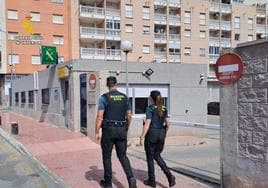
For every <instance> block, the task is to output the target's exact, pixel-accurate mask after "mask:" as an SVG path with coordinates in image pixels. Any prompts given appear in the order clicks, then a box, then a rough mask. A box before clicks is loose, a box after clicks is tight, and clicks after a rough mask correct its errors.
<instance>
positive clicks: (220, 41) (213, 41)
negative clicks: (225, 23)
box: [209, 37, 231, 48]
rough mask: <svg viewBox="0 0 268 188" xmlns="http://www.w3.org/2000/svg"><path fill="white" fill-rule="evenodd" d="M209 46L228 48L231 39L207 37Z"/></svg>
mask: <svg viewBox="0 0 268 188" xmlns="http://www.w3.org/2000/svg"><path fill="white" fill-rule="evenodd" d="M220 44H221V45H220ZM209 45H210V46H221V47H226V48H230V47H231V38H221V39H220V37H209Z"/></svg>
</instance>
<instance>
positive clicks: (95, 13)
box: [80, 5, 105, 19]
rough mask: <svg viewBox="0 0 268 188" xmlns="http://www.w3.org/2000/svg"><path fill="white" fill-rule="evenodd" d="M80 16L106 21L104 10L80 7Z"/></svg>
mask: <svg viewBox="0 0 268 188" xmlns="http://www.w3.org/2000/svg"><path fill="white" fill-rule="evenodd" d="M80 16H81V17H89V18H98V19H104V16H105V15H104V8H100V7H91V6H84V5H80Z"/></svg>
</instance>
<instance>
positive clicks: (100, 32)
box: [80, 27, 105, 39]
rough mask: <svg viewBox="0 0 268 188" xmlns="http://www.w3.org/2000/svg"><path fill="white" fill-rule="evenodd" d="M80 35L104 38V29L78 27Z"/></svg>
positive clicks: (87, 37) (88, 37)
mask: <svg viewBox="0 0 268 188" xmlns="http://www.w3.org/2000/svg"><path fill="white" fill-rule="evenodd" d="M80 37H81V38H85V39H104V38H105V37H104V29H101V28H94V27H80Z"/></svg>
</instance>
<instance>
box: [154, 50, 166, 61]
mask: <svg viewBox="0 0 268 188" xmlns="http://www.w3.org/2000/svg"><path fill="white" fill-rule="evenodd" d="M155 60H156V62H158V63H163V62H167V53H166V52H162V51H160V52H159V51H156V52H155Z"/></svg>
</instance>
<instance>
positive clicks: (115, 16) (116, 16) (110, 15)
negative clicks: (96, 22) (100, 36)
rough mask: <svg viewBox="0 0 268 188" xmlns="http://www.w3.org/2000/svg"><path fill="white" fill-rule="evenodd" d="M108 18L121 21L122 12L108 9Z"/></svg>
mask: <svg viewBox="0 0 268 188" xmlns="http://www.w3.org/2000/svg"><path fill="white" fill-rule="evenodd" d="M106 18H107V19H111V20H120V10H118V9H111V8H107V9H106Z"/></svg>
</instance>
